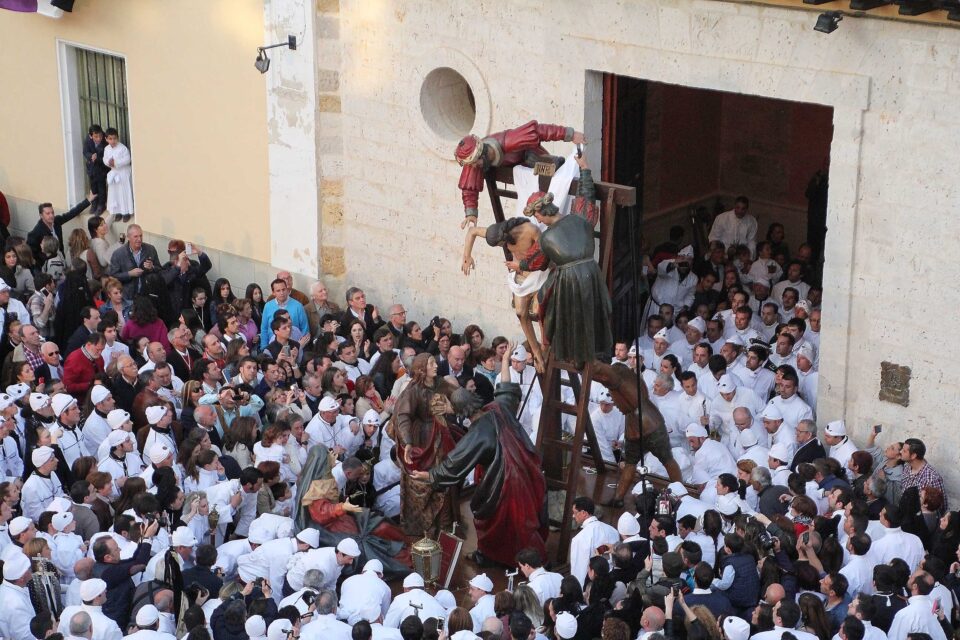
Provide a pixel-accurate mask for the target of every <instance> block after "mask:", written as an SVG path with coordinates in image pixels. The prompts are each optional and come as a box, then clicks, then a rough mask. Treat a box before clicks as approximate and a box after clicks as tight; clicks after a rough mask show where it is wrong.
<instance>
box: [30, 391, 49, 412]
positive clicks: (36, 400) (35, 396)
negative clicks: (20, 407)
mask: <svg viewBox="0 0 960 640" xmlns="http://www.w3.org/2000/svg"><path fill="white" fill-rule="evenodd" d="M48 406H50V396H48V395H47V394H45V393H31V394H30V408H31V409H33V410H34V411H40V409H43V408H44V407H48Z"/></svg>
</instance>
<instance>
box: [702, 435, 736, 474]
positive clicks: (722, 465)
mask: <svg viewBox="0 0 960 640" xmlns="http://www.w3.org/2000/svg"><path fill="white" fill-rule="evenodd" d="M693 460H694V462H695V463H696V465H697V466H698V467H700V468H701V469H703V470H704V471H706V472H707V475H708V476H710V478H717V477H719V476H720V474H722V473H729V474H731V475H734V476H736V475H737V461H736V460H735V459H734V457H733V456H732V455H731V454H730V450H729V449H727V448H726V447H725V446H723V445H722V444H720V443H719V442H717V441H716V440H711V439H709V438H707V439H706V440H704V441H703V444H701V445H700V448H699V449H698V450H697V451H696V452H695V453H694V454H693Z"/></svg>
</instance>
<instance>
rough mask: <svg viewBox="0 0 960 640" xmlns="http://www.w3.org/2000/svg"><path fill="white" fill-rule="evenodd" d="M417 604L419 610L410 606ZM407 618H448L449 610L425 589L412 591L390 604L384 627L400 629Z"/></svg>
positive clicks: (401, 595) (399, 596)
mask: <svg viewBox="0 0 960 640" xmlns="http://www.w3.org/2000/svg"><path fill="white" fill-rule="evenodd" d="M411 603H413V604H416V605H417V606H419V607H420V608H419V609H415V608H414V607H411V606H410V604H411ZM407 616H417V617H418V618H420V620H426V619H427V618H446V617H447V610H446V609H444V608H443V605H442V604H440V603H439V602H437V599H436V598H434V597H433V596H432V595H430V594H429V593H427V592H426V591H424V590H423V589H411V590H410V591H406V592H404V593H401V594H400V595H398V596H397V597H396V598H394V599H393V602H392V603H391V604H390V608H389V609H388V610H387V615H386V617H384V619H383V626H385V627H390V628H392V629H399V628H400V623H401V622H403V621H404V619H405V618H406V617H407Z"/></svg>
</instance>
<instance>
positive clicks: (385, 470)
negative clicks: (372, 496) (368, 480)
mask: <svg viewBox="0 0 960 640" xmlns="http://www.w3.org/2000/svg"><path fill="white" fill-rule="evenodd" d="M399 482H400V467H398V466H397V463H396V462H394V461H393V460H391V459H389V458H387V459H386V460H381V461H380V462H378V463H377V464H375V465H373V488H374V490H375V491H380V490H381V489H383V488H385V487H388V486H390V485H394V486H393V487H392V488H390V489H387V490H386V491H384V492H383V493H381V494H380V495H378V496H377V499H376V501H375V502H374V505H373V506H374V508H375V509H378V510H379V511H380V512H381V513H383V515H385V516H387V517H388V518H392V517H395V516H398V515H400V484H399Z"/></svg>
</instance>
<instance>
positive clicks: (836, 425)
mask: <svg viewBox="0 0 960 640" xmlns="http://www.w3.org/2000/svg"><path fill="white" fill-rule="evenodd" d="M823 431H824V433H826V434H827V435H828V436H833V437H834V438H842V437H843V436H845V435H847V425H846V424H845V423H844V421H843V420H834V421H833V422H828V423H827V428H826V429H824V430H823Z"/></svg>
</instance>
